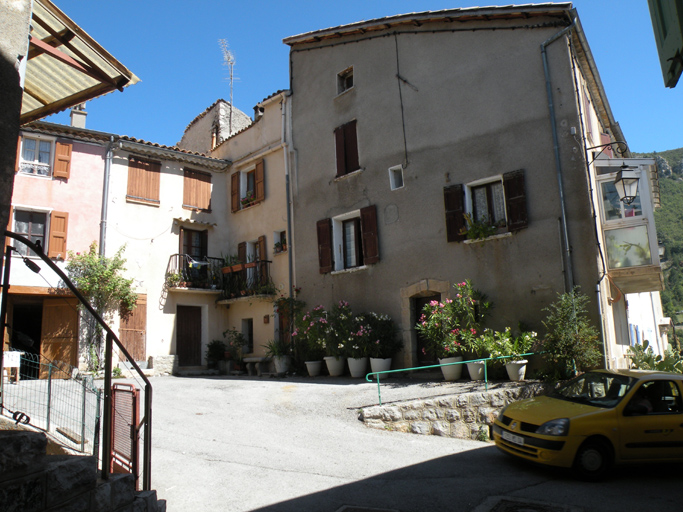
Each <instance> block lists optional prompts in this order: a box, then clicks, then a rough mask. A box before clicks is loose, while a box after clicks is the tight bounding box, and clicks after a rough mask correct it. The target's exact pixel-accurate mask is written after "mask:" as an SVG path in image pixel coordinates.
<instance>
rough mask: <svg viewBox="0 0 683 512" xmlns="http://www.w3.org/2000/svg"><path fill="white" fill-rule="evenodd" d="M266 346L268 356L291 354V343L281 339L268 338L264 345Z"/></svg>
mask: <svg viewBox="0 0 683 512" xmlns="http://www.w3.org/2000/svg"><path fill="white" fill-rule="evenodd" d="M263 346H264V347H265V348H266V356H268V357H282V356H288V355H289V343H286V342H284V341H279V340H277V341H276V340H268V342H267V343H266V344H265V345H263Z"/></svg>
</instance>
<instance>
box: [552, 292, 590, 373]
mask: <svg viewBox="0 0 683 512" xmlns="http://www.w3.org/2000/svg"><path fill="white" fill-rule="evenodd" d="M588 302H589V299H588V297H586V296H585V295H583V294H582V293H581V292H580V291H579V287H578V286H577V287H576V288H574V289H573V290H572V291H571V292H568V293H563V294H561V295H558V299H557V300H556V301H555V302H553V303H552V304H551V305H550V306H548V307H547V308H545V309H544V310H543V311H546V312H547V316H546V318H545V320H544V321H543V325H544V326H545V328H546V329H547V334H546V337H545V339H544V340H543V350H544V351H545V352H546V358H547V360H548V362H549V363H550V364H551V367H550V369H549V372H548V377H549V378H550V379H566V378H570V377H573V376H574V375H576V374H577V372H581V371H585V370H589V369H591V368H594V367H596V366H598V365H599V364H600V361H601V358H602V352H601V346H600V341H599V337H598V330H597V329H596V328H595V327H594V326H593V325H591V323H590V320H589V319H588V315H587V305H588Z"/></svg>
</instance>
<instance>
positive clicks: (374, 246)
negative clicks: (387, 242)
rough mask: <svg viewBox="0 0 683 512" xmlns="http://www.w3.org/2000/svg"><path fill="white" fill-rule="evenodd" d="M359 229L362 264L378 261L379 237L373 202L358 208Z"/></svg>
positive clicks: (375, 208)
mask: <svg viewBox="0 0 683 512" xmlns="http://www.w3.org/2000/svg"><path fill="white" fill-rule="evenodd" d="M360 231H361V235H362V237H363V264H364V265H370V264H372V263H377V262H378V261H379V238H378V236H377V207H376V206H375V205H374V204H373V205H371V206H367V207H365V208H361V210H360Z"/></svg>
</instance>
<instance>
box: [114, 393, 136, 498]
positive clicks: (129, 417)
mask: <svg viewBox="0 0 683 512" xmlns="http://www.w3.org/2000/svg"><path fill="white" fill-rule="evenodd" d="M111 407H112V429H111V467H110V468H109V469H110V471H111V472H112V473H132V474H133V476H134V477H135V486H136V488H137V489H138V490H139V489H140V485H139V483H140V482H139V479H138V476H139V465H140V459H139V446H140V430H139V428H138V425H139V423H140V392H139V390H138V389H137V388H136V387H135V386H133V385H132V384H114V385H112V387H111Z"/></svg>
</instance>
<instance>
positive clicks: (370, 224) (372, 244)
mask: <svg viewBox="0 0 683 512" xmlns="http://www.w3.org/2000/svg"><path fill="white" fill-rule="evenodd" d="M317 231H318V258H319V266H320V273H321V274H326V273H328V272H333V271H334V272H337V271H343V270H348V269H356V268H363V267H365V266H367V265H371V264H374V263H377V262H378V261H379V240H378V236H377V209H376V207H375V206H374V205H372V206H368V207H366V208H361V209H360V210H355V211H352V212H348V213H346V214H343V215H338V216H336V217H333V218H331V219H322V220H319V221H318V223H317Z"/></svg>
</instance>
